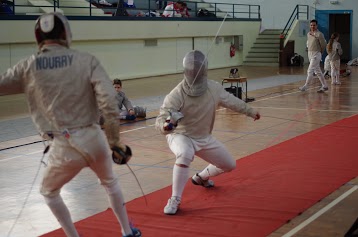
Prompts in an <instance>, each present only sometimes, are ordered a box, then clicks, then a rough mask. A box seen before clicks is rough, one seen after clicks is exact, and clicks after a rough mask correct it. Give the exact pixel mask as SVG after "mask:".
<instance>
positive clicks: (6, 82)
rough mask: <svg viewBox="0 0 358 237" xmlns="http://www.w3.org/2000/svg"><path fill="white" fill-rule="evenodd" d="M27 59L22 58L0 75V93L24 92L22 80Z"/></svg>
mask: <svg viewBox="0 0 358 237" xmlns="http://www.w3.org/2000/svg"><path fill="white" fill-rule="evenodd" d="M26 62H27V61H25V60H23V61H20V62H19V63H17V64H16V65H15V66H14V67H12V68H9V69H8V70H7V71H6V72H5V73H4V74H2V75H0V95H6V94H18V93H23V92H24V87H23V80H24V71H25V68H26V67H27V66H26V64H27V63H26Z"/></svg>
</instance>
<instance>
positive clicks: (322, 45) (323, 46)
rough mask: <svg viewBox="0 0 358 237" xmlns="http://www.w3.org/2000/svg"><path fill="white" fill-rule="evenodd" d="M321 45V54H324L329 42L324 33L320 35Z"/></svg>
mask: <svg viewBox="0 0 358 237" xmlns="http://www.w3.org/2000/svg"><path fill="white" fill-rule="evenodd" d="M318 40H319V45H320V46H321V53H323V52H324V50H325V49H326V46H327V42H326V40H325V38H324V36H323V34H322V33H320V34H319V39H318Z"/></svg>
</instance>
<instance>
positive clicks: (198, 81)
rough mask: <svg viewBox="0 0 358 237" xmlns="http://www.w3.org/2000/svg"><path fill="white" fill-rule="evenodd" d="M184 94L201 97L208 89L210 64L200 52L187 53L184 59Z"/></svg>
mask: <svg viewBox="0 0 358 237" xmlns="http://www.w3.org/2000/svg"><path fill="white" fill-rule="evenodd" d="M183 67H184V81H183V83H182V85H183V90H184V92H185V93H186V94H187V95H189V96H201V95H203V94H204V93H205V91H206V90H207V88H208V81H207V70H208V62H207V60H206V58H205V55H204V54H203V53H202V52H201V51H199V50H193V51H190V52H189V53H187V54H186V55H185V57H184V59H183Z"/></svg>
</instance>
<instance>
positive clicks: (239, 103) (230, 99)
mask: <svg viewBox="0 0 358 237" xmlns="http://www.w3.org/2000/svg"><path fill="white" fill-rule="evenodd" d="M217 93H219V95H220V101H219V105H221V106H223V107H225V108H228V109H231V110H233V111H236V112H239V113H242V114H246V115H247V116H249V117H252V118H255V115H256V113H257V111H256V110H254V109H253V108H251V107H250V106H249V105H248V104H247V103H245V102H244V101H243V100H241V99H239V98H237V97H235V96H234V95H233V94H230V93H229V92H227V91H226V90H225V89H224V87H222V86H221V85H219V84H218V87H217Z"/></svg>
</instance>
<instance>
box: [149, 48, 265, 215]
mask: <svg viewBox="0 0 358 237" xmlns="http://www.w3.org/2000/svg"><path fill="white" fill-rule="evenodd" d="M183 66H184V79H183V80H182V81H181V82H180V83H179V84H178V85H177V86H176V87H175V88H174V89H173V90H172V91H171V92H170V93H169V94H168V95H167V96H166V97H165V99H164V102H163V104H162V106H161V108H160V113H159V116H158V117H157V119H156V124H155V126H156V129H157V130H159V131H160V132H161V133H162V134H165V135H166V138H167V142H168V145H169V147H170V149H171V151H172V152H173V153H174V155H175V157H176V161H175V164H174V169H173V186H172V196H171V198H169V200H168V203H167V205H166V206H165V207H164V213H165V214H171V215H173V214H175V213H176V212H177V210H178V208H179V205H180V203H181V198H182V194H183V191H184V187H185V184H186V182H187V181H188V178H189V167H190V164H191V162H192V161H193V159H194V155H196V156H198V157H200V158H202V159H203V160H205V161H207V162H208V163H209V165H208V166H207V167H206V168H205V169H204V170H203V171H202V172H200V173H197V174H195V175H194V176H193V177H192V183H193V184H194V185H201V186H203V187H206V188H210V187H213V186H214V182H213V181H212V180H210V177H213V176H217V175H219V174H221V173H223V172H229V171H231V170H233V169H235V167H236V162H235V160H234V158H233V157H232V156H231V155H230V153H229V152H228V151H227V149H226V148H225V146H224V145H223V144H222V143H221V142H219V141H218V140H216V139H215V138H214V137H213V136H212V135H211V133H212V130H213V126H214V121H215V111H216V109H217V107H218V106H222V107H225V108H229V109H232V110H234V111H236V112H240V113H243V114H246V115H247V116H250V117H252V118H254V119H255V120H257V119H260V113H259V112H258V111H256V110H255V109H253V108H251V107H250V106H249V105H248V104H246V103H245V102H244V101H242V100H240V99H239V98H237V97H235V96H233V95H232V94H230V93H228V92H227V91H226V90H225V89H224V88H223V87H222V85H220V84H219V83H217V82H215V81H212V80H208V79H207V69H208V62H207V60H206V57H205V55H204V54H203V53H202V52H201V51H198V50H194V51H190V52H189V53H187V54H186V55H185V57H184V59H183Z"/></svg>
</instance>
